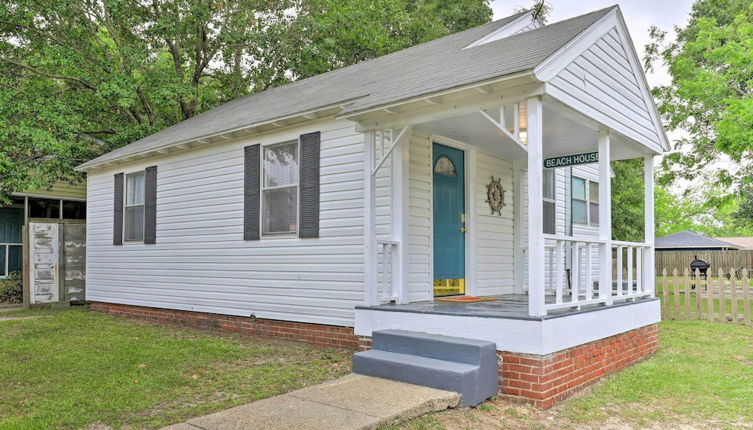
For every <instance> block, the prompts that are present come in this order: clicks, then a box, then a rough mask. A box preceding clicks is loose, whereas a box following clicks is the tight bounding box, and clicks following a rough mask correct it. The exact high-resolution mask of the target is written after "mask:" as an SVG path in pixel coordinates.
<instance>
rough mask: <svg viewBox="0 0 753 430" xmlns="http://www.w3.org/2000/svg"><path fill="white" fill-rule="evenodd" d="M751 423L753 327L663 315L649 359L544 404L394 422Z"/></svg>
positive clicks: (544, 425) (537, 425) (438, 429)
mask: <svg viewBox="0 0 753 430" xmlns="http://www.w3.org/2000/svg"><path fill="white" fill-rule="evenodd" d="M682 426H686V427H685V428H750V427H753V330H751V328H750V327H742V326H737V325H731V324H718V323H709V322H702V321H690V322H675V321H669V322H663V323H661V331H660V348H659V351H658V352H657V353H656V355H654V356H653V357H652V358H651V359H648V360H645V361H643V362H641V363H638V364H636V365H635V366H632V367H630V368H628V369H626V370H624V371H622V372H619V373H617V374H615V375H613V376H611V377H608V378H607V379H606V380H604V381H603V382H601V383H599V384H597V385H596V386H594V387H592V388H590V389H587V390H586V391H584V392H583V393H582V394H580V395H577V396H575V397H573V398H570V399H568V400H565V401H564V402H563V403H562V404H560V405H558V406H556V407H555V408H552V409H550V410H547V411H540V410H537V409H535V408H532V407H530V406H523V405H516V404H513V403H510V402H506V401H503V400H499V399H495V400H490V401H487V402H485V403H483V404H482V405H480V406H479V407H477V408H471V409H465V410H450V411H446V412H441V413H437V414H431V415H427V416H424V417H421V418H418V419H416V420H413V421H411V422H408V423H404V424H401V425H398V426H393V427H391V428H392V429H412V430H418V429H432V430H451V429H453V430H454V429H469V428H470V429H487V428H488V429H500V428H502V429H560V428H562V429H581V428H591V429H600V428H605V427H608V428H680V427H682Z"/></svg>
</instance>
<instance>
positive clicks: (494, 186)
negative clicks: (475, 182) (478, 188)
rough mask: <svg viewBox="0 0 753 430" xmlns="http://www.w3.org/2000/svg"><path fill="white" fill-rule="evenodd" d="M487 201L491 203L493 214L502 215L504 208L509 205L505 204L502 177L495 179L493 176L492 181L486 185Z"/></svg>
mask: <svg viewBox="0 0 753 430" xmlns="http://www.w3.org/2000/svg"><path fill="white" fill-rule="evenodd" d="M486 203H489V208H490V209H491V210H492V215H494V214H495V213H496V214H497V215H499V216H502V208H503V207H505V206H507V205H506V204H505V189H504V188H502V178H499V179H497V180H495V179H494V176H492V181H491V182H489V184H488V185H487V186H486Z"/></svg>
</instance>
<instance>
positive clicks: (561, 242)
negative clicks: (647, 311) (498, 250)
mask: <svg viewBox="0 0 753 430" xmlns="http://www.w3.org/2000/svg"><path fill="white" fill-rule="evenodd" d="M544 237H545V239H546V240H547V242H548V243H547V246H546V247H545V254H546V255H545V264H546V267H545V268H543V269H544V270H545V273H546V278H545V279H546V281H545V284H546V285H545V290H546V292H547V297H548V298H549V299H548V300H547V303H546V304H545V305H544V307H545V309H546V310H547V311H550V310H555V309H563V308H578V309H580V308H581V307H582V306H585V305H592V304H598V303H605V304H611V303H613V302H614V301H615V300H628V299H635V298H638V297H645V296H649V295H651V292H650V291H649V290H648V289H647V288H645V287H646V285H647V282H646V279H647V277H648V276H650V275H649V274H648V273H645V271H644V270H643V267H642V261H643V253H644V252H648V251H647V248H649V247H650V245H648V244H645V243H635V242H617V241H609V244H610V247H611V249H610V252H611V254H612V258H611V260H612V267H611V268H607V269H606V270H609V269H611V277H610V279H611V282H610V284H611V285H600V282H599V279H600V275H601V272H602V271H603V270H605V268H603V267H600V265H599V253H600V252H601V251H600V248H601V247H602V246H604V245H606V244H607V241H604V240H600V239H598V238H590V237H570V236H560V235H544ZM552 296H554V298H553V300H552V299H551V297H552Z"/></svg>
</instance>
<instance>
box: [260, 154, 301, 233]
mask: <svg viewBox="0 0 753 430" xmlns="http://www.w3.org/2000/svg"><path fill="white" fill-rule="evenodd" d="M263 150H264V157H263V160H264V161H263V165H262V169H263V178H264V180H263V182H262V234H266V235H274V234H295V233H297V231H298V142H297V141H293V142H285V143H279V144H275V145H269V146H265V147H264V148H263Z"/></svg>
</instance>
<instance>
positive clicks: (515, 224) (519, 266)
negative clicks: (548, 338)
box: [512, 160, 526, 294]
mask: <svg viewBox="0 0 753 430" xmlns="http://www.w3.org/2000/svg"><path fill="white" fill-rule="evenodd" d="M512 168H513V179H512V182H513V194H512V205H513V219H512V229H513V247H514V249H515V252H514V254H513V259H514V260H513V264H514V266H513V277H514V282H515V283H514V290H513V291H514V292H515V294H523V292H524V291H525V282H526V279H525V275H526V266H525V265H526V258H525V253H524V252H523V251H524V250H525V248H526V243H524V241H523V239H524V238H525V235H524V234H523V219H524V218H523V217H525V213H526V211H525V208H524V207H523V193H524V192H525V187H523V179H524V178H525V176H526V170H525V161H524V160H520V162H518V161H515V162H513V165H512Z"/></svg>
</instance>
